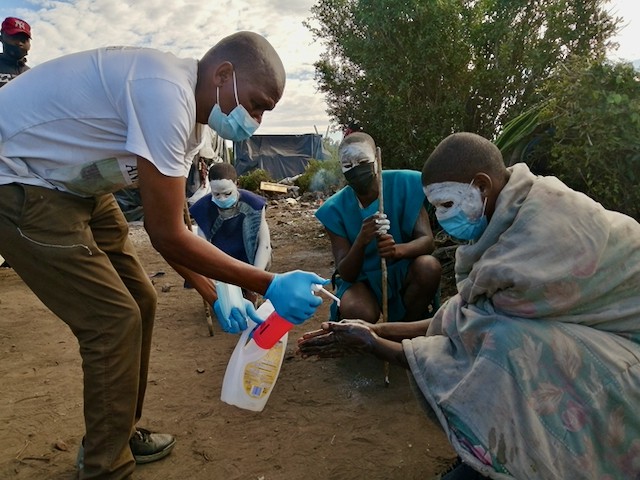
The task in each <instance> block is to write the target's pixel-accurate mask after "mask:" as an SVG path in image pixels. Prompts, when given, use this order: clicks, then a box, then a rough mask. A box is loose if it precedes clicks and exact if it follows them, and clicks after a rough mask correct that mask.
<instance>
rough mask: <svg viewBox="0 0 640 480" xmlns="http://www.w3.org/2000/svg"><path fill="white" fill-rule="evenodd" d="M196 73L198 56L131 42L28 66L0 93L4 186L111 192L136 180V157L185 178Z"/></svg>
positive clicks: (192, 144)
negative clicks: (181, 55) (135, 45)
mask: <svg viewBox="0 0 640 480" xmlns="http://www.w3.org/2000/svg"><path fill="white" fill-rule="evenodd" d="M23 77H24V78H23ZM196 79H197V61H196V60H194V59H180V58H177V57H175V56H174V55H172V54H169V53H163V52H159V51H156V50H152V49H143V48H130V47H108V48H101V49H97V50H90V51H86V52H80V53H76V54H72V55H67V56H64V57H60V58H57V59H54V60H51V61H49V62H46V63H43V64H41V65H38V66H36V67H34V68H32V69H31V70H29V71H27V72H25V73H24V74H22V75H21V76H20V77H18V78H16V79H15V80H14V81H12V82H10V83H9V84H7V85H5V86H4V87H3V88H2V89H0V112H2V115H0V185H3V184H7V183H13V182H17V183H23V184H29V185H39V186H44V187H48V188H56V189H59V190H64V191H68V192H71V193H75V194H78V195H83V196H92V195H100V194H104V193H109V192H114V191H116V190H119V189H120V188H124V187H130V186H136V184H137V179H138V174H137V162H136V155H139V156H141V157H143V158H145V159H147V160H149V161H150V162H151V163H153V164H154V165H155V166H156V168H158V170H159V171H160V172H161V173H162V174H164V175H167V176H170V177H179V176H186V175H187V174H188V171H189V167H190V165H191V157H192V155H191V156H190V151H191V150H192V149H193V148H195V147H196V145H197V140H196V129H195V126H196V121H195V115H196V105H195V93H194V92H195V86H196ZM198 140H199V139H198Z"/></svg>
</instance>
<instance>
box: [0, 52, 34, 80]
mask: <svg viewBox="0 0 640 480" xmlns="http://www.w3.org/2000/svg"><path fill="white" fill-rule="evenodd" d="M27 70H29V67H27V65H26V60H25V59H21V60H17V61H16V60H15V59H13V58H11V57H9V56H7V55H5V54H4V53H0V87H4V86H5V85H6V84H7V83H9V82H10V81H11V80H13V79H14V78H16V77H17V76H18V75H20V74H21V73H24V72H26V71H27Z"/></svg>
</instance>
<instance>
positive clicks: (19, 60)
mask: <svg viewBox="0 0 640 480" xmlns="http://www.w3.org/2000/svg"><path fill="white" fill-rule="evenodd" d="M0 42H2V53H0V87H3V86H4V85H6V84H7V83H9V82H10V81H11V80H13V79H14V78H16V77H17V76H18V75H20V74H21V73H24V72H26V71H27V70H29V67H27V59H26V56H27V53H29V49H30V48H31V27H30V26H29V24H28V23H27V22H25V21H24V20H22V19H20V18H16V17H7V18H5V19H4V21H3V22H2V29H1V30H0Z"/></svg>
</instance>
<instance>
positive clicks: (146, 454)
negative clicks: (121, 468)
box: [76, 428, 176, 470]
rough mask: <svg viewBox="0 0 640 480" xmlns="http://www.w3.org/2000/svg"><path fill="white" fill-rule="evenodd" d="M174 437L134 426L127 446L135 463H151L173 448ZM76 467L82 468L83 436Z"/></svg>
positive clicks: (164, 455) (167, 453)
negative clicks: (134, 431) (134, 428)
mask: <svg viewBox="0 0 640 480" xmlns="http://www.w3.org/2000/svg"><path fill="white" fill-rule="evenodd" d="M175 444H176V439H175V438H173V436H172V435H169V434H168V433H151V432H150V431H149V430H146V429H144V428H136V433H135V434H134V435H133V437H131V440H129V447H130V448H131V453H133V458H134V459H135V461H136V463H137V464H140V463H151V462H155V461H156V460H160V459H162V458H164V457H166V456H167V455H169V453H171V450H172V449H173V447H174V445H175ZM76 468H77V469H78V470H82V469H83V468H84V438H83V439H82V442H81V443H80V448H78V455H77V457H76Z"/></svg>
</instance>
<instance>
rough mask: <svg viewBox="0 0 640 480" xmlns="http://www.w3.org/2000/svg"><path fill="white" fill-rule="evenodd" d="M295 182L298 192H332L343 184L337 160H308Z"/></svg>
mask: <svg viewBox="0 0 640 480" xmlns="http://www.w3.org/2000/svg"><path fill="white" fill-rule="evenodd" d="M295 184H296V185H297V186H298V187H299V188H300V194H303V193H305V192H323V193H333V192H335V191H336V190H338V189H339V188H341V187H342V186H343V185H344V176H343V175H342V169H341V168H340V163H339V162H338V161H337V160H315V159H312V160H310V161H309V164H308V165H307V168H306V169H305V171H304V173H303V174H302V175H300V176H299V177H298V178H297V179H296V181H295Z"/></svg>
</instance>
